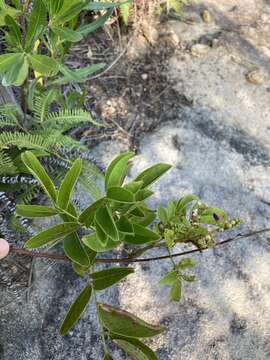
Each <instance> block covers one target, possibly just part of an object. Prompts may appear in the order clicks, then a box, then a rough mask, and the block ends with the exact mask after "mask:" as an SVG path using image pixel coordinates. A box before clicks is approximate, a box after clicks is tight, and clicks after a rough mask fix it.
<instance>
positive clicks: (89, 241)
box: [82, 234, 121, 253]
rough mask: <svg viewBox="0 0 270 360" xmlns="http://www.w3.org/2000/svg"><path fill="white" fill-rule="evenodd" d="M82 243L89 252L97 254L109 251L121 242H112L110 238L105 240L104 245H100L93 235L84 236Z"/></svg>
mask: <svg viewBox="0 0 270 360" xmlns="http://www.w3.org/2000/svg"><path fill="white" fill-rule="evenodd" d="M82 242H83V243H84V245H86V246H87V247H88V248H90V249H91V250H93V251H95V252H97V253H99V252H105V251H111V250H113V249H115V248H117V247H118V246H119V245H120V244H121V242H120V241H119V242H116V241H113V240H112V239H111V238H108V239H107V242H106V245H104V244H103V243H101V242H100V241H99V239H98V238H97V236H96V235H95V234H92V235H85V236H83V238H82Z"/></svg>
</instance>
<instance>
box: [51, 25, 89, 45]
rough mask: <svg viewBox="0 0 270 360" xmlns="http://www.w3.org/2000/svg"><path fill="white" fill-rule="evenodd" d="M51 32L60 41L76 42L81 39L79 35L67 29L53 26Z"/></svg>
mask: <svg viewBox="0 0 270 360" xmlns="http://www.w3.org/2000/svg"><path fill="white" fill-rule="evenodd" d="M52 31H53V32H54V33H55V34H56V35H58V36H59V37H60V39H61V40H62V41H70V42H77V41H80V40H82V38H83V36H82V34H81V33H79V32H78V31H75V30H72V29H69V28H68V27H60V26H54V27H52Z"/></svg>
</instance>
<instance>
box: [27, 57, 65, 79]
mask: <svg viewBox="0 0 270 360" xmlns="http://www.w3.org/2000/svg"><path fill="white" fill-rule="evenodd" d="M28 58H29V61H30V63H31V65H32V67H33V69H34V70H35V71H37V72H38V73H39V74H41V75H43V76H54V75H56V74H57V73H58V71H59V64H58V62H57V61H56V60H54V59H53V58H51V57H49V56H47V55H28Z"/></svg>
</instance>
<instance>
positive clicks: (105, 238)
mask: <svg viewBox="0 0 270 360" xmlns="http://www.w3.org/2000/svg"><path fill="white" fill-rule="evenodd" d="M95 228H96V236H97V239H98V240H99V242H100V244H102V246H103V247H105V246H106V244H107V241H108V236H107V234H106V233H105V232H104V231H103V229H102V228H101V227H100V226H99V224H98V223H97V222H96V221H95Z"/></svg>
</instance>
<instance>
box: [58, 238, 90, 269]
mask: <svg viewBox="0 0 270 360" xmlns="http://www.w3.org/2000/svg"><path fill="white" fill-rule="evenodd" d="M64 251H65V254H66V256H67V257H68V258H69V259H71V260H72V261H73V262H75V263H77V264H79V265H81V266H85V267H87V266H89V265H90V261H89V258H88V255H87V253H86V251H85V249H84V246H83V244H82V243H81V240H80V238H79V236H78V234H77V233H76V232H74V233H72V234H70V235H68V236H67V237H66V238H65V239H64Z"/></svg>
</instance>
